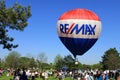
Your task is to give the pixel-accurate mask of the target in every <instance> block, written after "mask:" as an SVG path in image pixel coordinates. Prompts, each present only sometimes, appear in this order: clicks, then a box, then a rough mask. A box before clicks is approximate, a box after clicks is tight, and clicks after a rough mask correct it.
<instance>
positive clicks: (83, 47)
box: [59, 37, 98, 56]
mask: <svg viewBox="0 0 120 80" xmlns="http://www.w3.org/2000/svg"><path fill="white" fill-rule="evenodd" d="M59 38H60V40H61V41H62V43H63V44H64V45H65V46H66V48H67V49H68V50H69V51H70V52H71V53H72V54H73V55H74V56H76V55H83V54H84V53H85V52H86V51H88V50H89V49H90V48H91V47H92V46H93V45H94V44H95V42H96V41H97V40H98V39H85V38H66V37H59Z"/></svg>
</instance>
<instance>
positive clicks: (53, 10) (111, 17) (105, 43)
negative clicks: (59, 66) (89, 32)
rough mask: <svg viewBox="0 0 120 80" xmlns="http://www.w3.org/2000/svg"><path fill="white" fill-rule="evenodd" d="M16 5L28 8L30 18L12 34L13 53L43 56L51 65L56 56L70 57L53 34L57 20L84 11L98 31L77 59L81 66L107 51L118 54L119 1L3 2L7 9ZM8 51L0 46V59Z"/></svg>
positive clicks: (33, 0)
mask: <svg viewBox="0 0 120 80" xmlns="http://www.w3.org/2000/svg"><path fill="white" fill-rule="evenodd" d="M14 2H18V3H20V4H22V5H29V4H30V5H31V13H32V16H31V18H30V19H29V21H28V23H29V25H28V26H27V27H26V28H25V30H24V31H23V32H20V31H12V32H10V35H11V36H13V37H14V38H15V41H14V43H18V44H19V47H18V48H16V49H13V51H17V52H19V53H20V54H21V55H22V56H35V57H37V55H38V54H39V53H42V52H44V53H45V54H46V56H47V57H48V62H52V61H53V60H54V58H55V56H56V55H57V54H60V55H61V56H63V57H64V56H66V55H69V54H71V53H70V52H69V51H68V50H67V49H66V48H65V47H64V45H63V44H62V42H61V41H60V39H59V38H58V34H57V28H56V27H57V26H56V25H57V20H58V18H59V17H60V16H61V15H62V14H63V13H64V12H66V11H68V10H71V9H75V8H85V9H89V10H92V11H93V12H95V13H96V14H97V15H98V16H99V17H100V19H101V22H102V31H101V35H100V37H99V39H98V41H97V42H96V44H95V45H94V46H93V47H92V48H91V49H90V50H88V51H87V52H86V53H85V54H84V55H82V56H77V58H78V60H79V61H80V62H81V63H83V64H95V63H98V62H99V61H101V56H103V54H104V52H105V51H106V50H108V49H109V48H114V47H116V49H117V50H118V51H119V52H120V35H119V34H120V33H119V32H120V26H119V25H120V24H119V23H120V9H119V8H120V4H119V3H120V1H119V0H6V3H7V6H10V5H12V4H13V3H14ZM8 53H9V51H8V50H3V49H2V46H0V57H4V56H6V55H8Z"/></svg>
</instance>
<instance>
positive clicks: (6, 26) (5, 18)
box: [0, 0, 31, 50]
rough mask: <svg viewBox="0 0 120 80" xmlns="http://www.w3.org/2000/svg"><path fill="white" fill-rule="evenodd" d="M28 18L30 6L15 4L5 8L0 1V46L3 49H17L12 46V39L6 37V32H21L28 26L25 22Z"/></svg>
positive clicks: (2, 1)
mask: <svg viewBox="0 0 120 80" xmlns="http://www.w3.org/2000/svg"><path fill="white" fill-rule="evenodd" d="M30 16H31V12H30V6H27V7H25V6H22V5H20V4H18V3H15V4H14V5H13V6H11V7H10V8H7V7H6V4H5V1H4V0H0V45H3V49H8V50H11V49H12V48H16V47H18V45H15V44H13V41H14V38H13V37H10V36H9V35H8V31H9V30H18V31H23V30H24V28H25V27H26V26H27V25H28V23H27V21H28V18H29V17H30Z"/></svg>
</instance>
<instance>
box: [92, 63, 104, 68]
mask: <svg viewBox="0 0 120 80" xmlns="http://www.w3.org/2000/svg"><path fill="white" fill-rule="evenodd" d="M91 68H92V69H102V68H103V67H102V64H100V63H97V64H93V65H91Z"/></svg>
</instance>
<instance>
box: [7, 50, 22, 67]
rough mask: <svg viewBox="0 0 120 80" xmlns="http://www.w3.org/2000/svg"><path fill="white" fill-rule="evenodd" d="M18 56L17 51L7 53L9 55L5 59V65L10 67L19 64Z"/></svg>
mask: <svg viewBox="0 0 120 80" xmlns="http://www.w3.org/2000/svg"><path fill="white" fill-rule="evenodd" d="M19 57H20V54H19V53H18V52H15V51H13V52H11V53H9V55H8V56H7V57H6V59H5V62H6V64H7V66H9V67H10V68H17V67H18V64H19V61H18V60H19Z"/></svg>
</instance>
